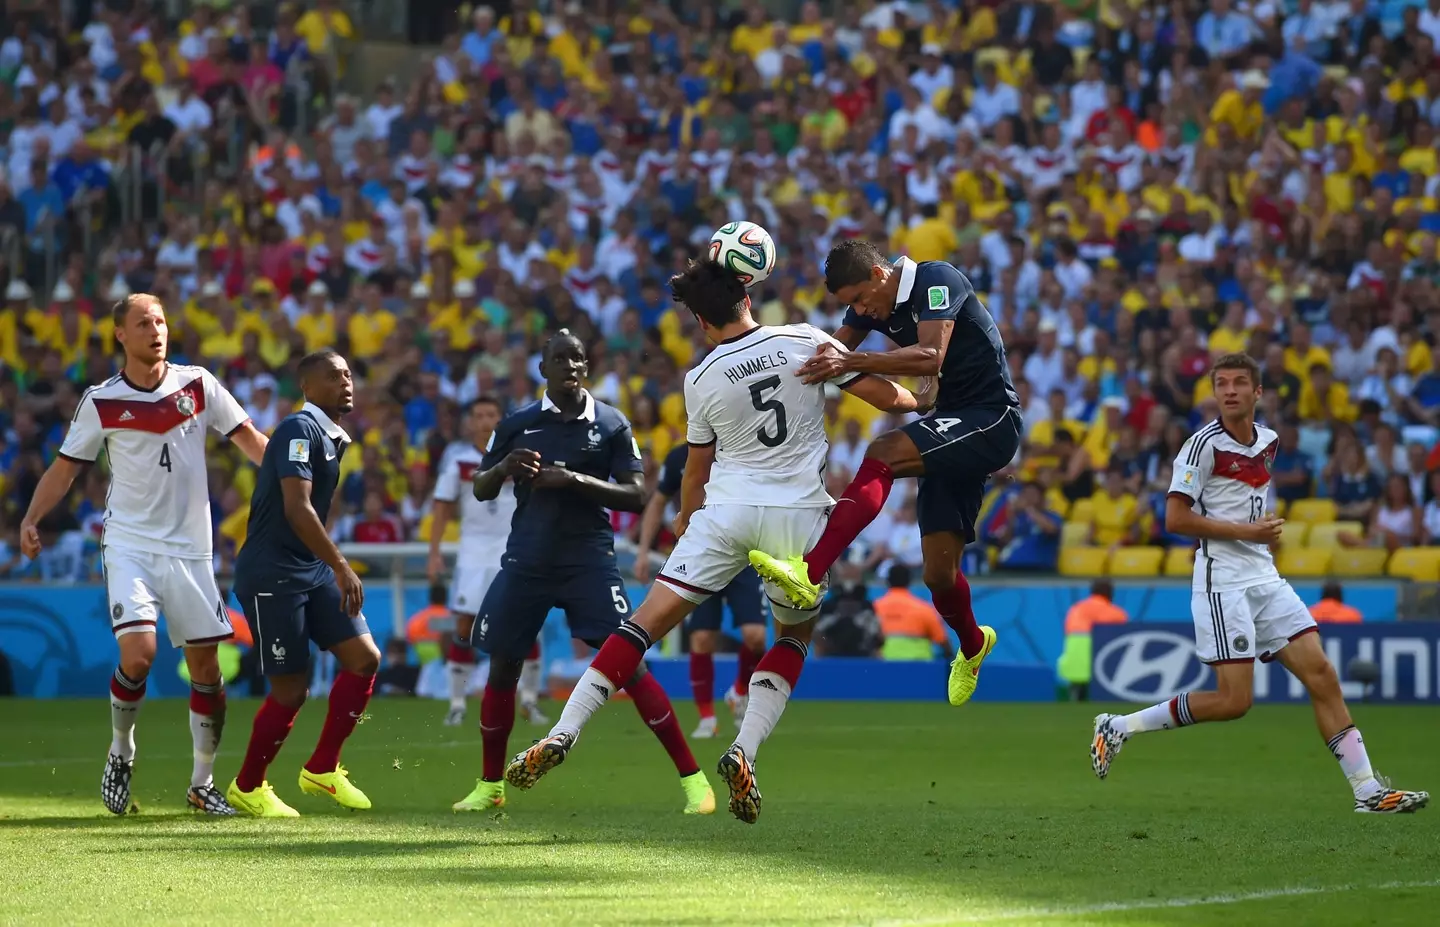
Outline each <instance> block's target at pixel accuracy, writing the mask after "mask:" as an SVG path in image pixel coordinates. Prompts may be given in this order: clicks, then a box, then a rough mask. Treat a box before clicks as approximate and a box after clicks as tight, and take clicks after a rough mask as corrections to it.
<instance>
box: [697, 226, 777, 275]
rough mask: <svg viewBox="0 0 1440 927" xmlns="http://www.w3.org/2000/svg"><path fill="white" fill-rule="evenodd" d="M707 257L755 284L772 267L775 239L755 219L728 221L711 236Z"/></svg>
mask: <svg viewBox="0 0 1440 927" xmlns="http://www.w3.org/2000/svg"><path fill="white" fill-rule="evenodd" d="M710 260H712V261H715V262H716V263H718V264H721V265H723V266H725V267H728V268H730V269H731V270H733V271H734V272H735V274H736V276H738V277H739V278H740V282H741V283H743V284H745V286H747V287H749V286H754V285H755V284H757V283H760V282H761V281H763V280H764V279H765V278H766V277H769V276H770V272H771V271H773V270H774V269H775V240H774V239H773V238H771V237H770V233H769V232H767V231H765V230H764V229H763V228H761V227H760V226H758V225H756V224H755V223H754V222H731V223H729V224H727V225H723V226H721V227H720V229H719V231H717V232H716V233H715V234H714V235H712V236H710Z"/></svg>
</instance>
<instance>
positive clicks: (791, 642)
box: [775, 637, 810, 659]
mask: <svg viewBox="0 0 1440 927" xmlns="http://www.w3.org/2000/svg"><path fill="white" fill-rule="evenodd" d="M781 644H784V645H786V646H787V647H790V648H791V649H792V650H794V651H796V652H798V653H799V654H800V657H801V658H802V659H803V658H805V657H808V656H810V645H809V644H805V643H801V642H800V641H797V640H796V639H795V638H793V637H782V638H780V639H779V640H777V641H776V642H775V646H776V647H779V646H780V645H781Z"/></svg>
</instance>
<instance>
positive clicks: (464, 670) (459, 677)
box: [445, 660, 475, 711]
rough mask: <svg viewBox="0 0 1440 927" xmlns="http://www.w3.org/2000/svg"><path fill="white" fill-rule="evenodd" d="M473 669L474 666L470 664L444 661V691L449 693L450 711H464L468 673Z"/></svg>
mask: <svg viewBox="0 0 1440 927" xmlns="http://www.w3.org/2000/svg"><path fill="white" fill-rule="evenodd" d="M474 668H475V667H474V665H473V664H470V663H456V662H455V661H454V660H446V661H445V673H446V689H447V691H448V692H449V693H450V709H451V710H452V711H464V710H465V695H466V690H467V689H469V688H470V673H471V671H472V670H473V669H474Z"/></svg>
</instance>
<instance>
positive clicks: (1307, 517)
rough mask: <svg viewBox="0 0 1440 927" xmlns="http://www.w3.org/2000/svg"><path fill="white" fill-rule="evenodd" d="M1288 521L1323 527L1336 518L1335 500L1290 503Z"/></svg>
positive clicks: (1300, 500) (1297, 500)
mask: <svg viewBox="0 0 1440 927" xmlns="http://www.w3.org/2000/svg"><path fill="white" fill-rule="evenodd" d="M1288 511H1289V514H1288V515H1286V516H1285V518H1286V520H1287V521H1303V522H1305V523H1306V524H1311V525H1323V524H1325V523H1326V522H1330V521H1334V520H1335V518H1336V512H1335V500H1333V499H1296V500H1295V501H1294V502H1292V503H1290V508H1289V510H1288Z"/></svg>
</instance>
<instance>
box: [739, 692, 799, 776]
mask: <svg viewBox="0 0 1440 927" xmlns="http://www.w3.org/2000/svg"><path fill="white" fill-rule="evenodd" d="M789 701H790V683H788V682H786V681H785V680H784V679H783V678H782V677H781V676H779V675H778V674H776V673H771V672H768V671H756V672H755V673H754V674H753V675H751V677H750V704H749V705H747V706H746V707H745V720H744V721H741V722H740V733H739V734H737V735H735V743H737V744H739V745H740V749H742V750H744V751H745V755H746V756H747V757H749V758H750V760H751V762H754V760H755V754H756V753H758V752H759V750H760V745H761V744H763V743H764V742H765V740H766V738H768V737H769V736H770V734H771V732H772V731H774V730H775V725H777V724H779V723H780V715H781V714H783V713H784V712H785V705H786V703H788V702H789Z"/></svg>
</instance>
